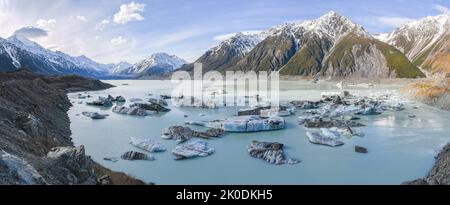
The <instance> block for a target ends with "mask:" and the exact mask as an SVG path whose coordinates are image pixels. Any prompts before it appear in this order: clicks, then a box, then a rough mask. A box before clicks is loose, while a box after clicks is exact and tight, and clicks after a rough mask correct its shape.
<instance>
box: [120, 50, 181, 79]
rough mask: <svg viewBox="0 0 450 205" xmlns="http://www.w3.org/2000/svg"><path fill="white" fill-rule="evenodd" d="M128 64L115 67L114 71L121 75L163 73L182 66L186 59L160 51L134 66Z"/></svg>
mask: <svg viewBox="0 0 450 205" xmlns="http://www.w3.org/2000/svg"><path fill="white" fill-rule="evenodd" d="M126 64H127V63H124V64H123V65H122V66H124V67H122V68H113V69H112V72H113V73H116V74H121V75H145V74H149V75H152V74H163V73H166V72H170V71H173V70H176V69H178V68H180V67H181V66H182V65H184V64H186V61H185V60H184V59H182V58H180V57H178V56H176V55H170V54H167V53H163V52H159V53H153V54H152V55H150V56H149V57H147V58H146V59H144V60H142V61H140V62H138V63H136V64H134V65H132V66H129V67H126Z"/></svg>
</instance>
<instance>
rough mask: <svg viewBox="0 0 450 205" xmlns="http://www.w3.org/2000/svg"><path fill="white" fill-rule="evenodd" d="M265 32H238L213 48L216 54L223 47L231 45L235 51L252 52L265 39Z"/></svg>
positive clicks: (241, 52)
mask: <svg viewBox="0 0 450 205" xmlns="http://www.w3.org/2000/svg"><path fill="white" fill-rule="evenodd" d="M264 38H265V35H264V33H245V32H238V33H236V34H235V35H234V36H232V37H231V38H228V39H226V40H224V41H222V42H221V43H220V45H218V46H216V47H214V48H212V49H211V51H212V52H213V53H214V54H215V53H218V52H219V51H220V50H221V49H222V48H224V47H229V48H231V49H233V50H234V51H235V52H237V53H239V54H241V55H245V54H247V53H248V52H250V51H251V50H252V49H253V48H254V47H255V46H256V45H257V44H258V43H260V42H261V41H262V40H264Z"/></svg>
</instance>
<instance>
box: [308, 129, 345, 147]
mask: <svg viewBox="0 0 450 205" xmlns="http://www.w3.org/2000/svg"><path fill="white" fill-rule="evenodd" d="M306 136H307V137H308V140H309V141H310V142H311V143H314V144H320V145H326V146H331V147H337V146H341V145H344V142H342V141H339V140H336V139H333V138H331V137H328V136H326V135H324V134H322V133H320V132H309V131H308V132H306Z"/></svg>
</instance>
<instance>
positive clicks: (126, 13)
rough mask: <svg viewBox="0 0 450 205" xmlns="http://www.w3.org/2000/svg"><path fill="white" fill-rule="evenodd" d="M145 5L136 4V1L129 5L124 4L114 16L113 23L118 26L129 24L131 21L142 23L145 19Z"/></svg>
mask: <svg viewBox="0 0 450 205" xmlns="http://www.w3.org/2000/svg"><path fill="white" fill-rule="evenodd" d="M144 8H145V4H140V3H135V2H134V1H133V2H131V3H129V4H122V5H121V6H120V10H119V12H118V13H116V14H114V19H113V21H114V22H115V23H118V24H127V23H128V22H131V21H142V20H144V17H143V16H142V14H141V13H142V12H143V11H144Z"/></svg>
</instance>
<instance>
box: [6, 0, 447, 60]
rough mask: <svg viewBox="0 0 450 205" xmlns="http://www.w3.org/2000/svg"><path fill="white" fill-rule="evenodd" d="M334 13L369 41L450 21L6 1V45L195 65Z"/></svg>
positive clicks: (325, 5) (390, 3) (267, 9)
mask: <svg viewBox="0 0 450 205" xmlns="http://www.w3.org/2000/svg"><path fill="white" fill-rule="evenodd" d="M330 10H333V11H336V12H338V13H339V14H341V15H343V16H346V17H347V18H349V19H350V20H351V21H353V22H355V23H357V24H360V25H362V26H363V27H364V28H365V29H366V30H367V31H369V32H370V33H386V32H390V31H392V30H393V29H395V28H396V27H398V26H401V25H402V24H405V23H407V22H409V21H413V20H416V19H420V18H422V17H425V16H434V15H439V14H449V15H450V0H371V1H369V0H134V1H133V0H95V1H92V0H39V1H36V0H0V37H2V38H7V37H9V36H11V35H13V34H23V35H25V36H28V37H29V38H30V39H32V40H33V41H36V42H38V43H39V44H41V45H42V46H44V47H46V48H49V49H51V50H59V51H62V52H65V53H68V54H70V55H73V56H79V55H86V56H88V57H89V58H91V59H93V60H95V61H98V62H101V63H118V62H120V61H128V62H130V63H135V62H138V61H140V60H142V59H144V58H146V57H148V56H150V55H151V54H152V53H155V52H167V53H169V54H175V55H177V56H179V57H181V58H184V59H186V60H187V61H189V62H192V61H195V60H196V59H197V58H198V57H200V56H201V55H202V54H203V53H204V52H205V51H207V50H208V49H210V48H211V47H214V46H216V45H218V44H219V43H220V41H221V40H223V39H224V38H226V37H229V36H230V35H231V34H233V33H236V32H239V31H261V30H266V29H268V28H270V27H272V26H274V25H278V24H282V23H285V22H292V21H304V20H311V19H315V18H318V17H320V16H321V15H323V14H325V13H327V12H328V11H330Z"/></svg>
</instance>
